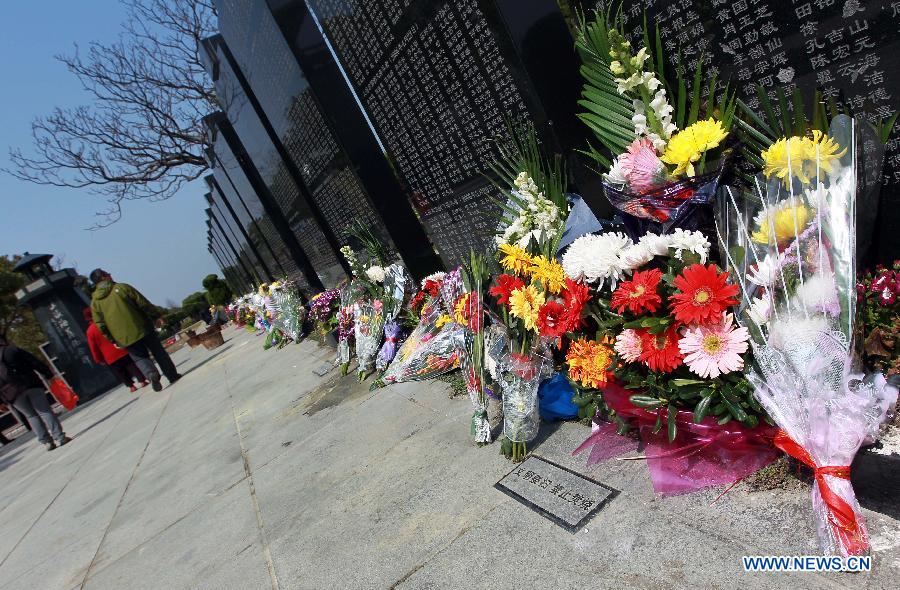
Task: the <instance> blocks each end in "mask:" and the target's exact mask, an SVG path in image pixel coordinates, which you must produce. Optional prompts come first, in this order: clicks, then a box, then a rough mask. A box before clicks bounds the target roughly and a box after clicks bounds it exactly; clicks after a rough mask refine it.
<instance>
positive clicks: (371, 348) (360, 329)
mask: <svg viewBox="0 0 900 590" xmlns="http://www.w3.org/2000/svg"><path fill="white" fill-rule="evenodd" d="M353 316H354V318H355V323H354V329H355V336H356V359H357V362H358V363H359V369H358V371H359V372H360V373H366V372H368V371H370V370H372V368H373V366H374V364H375V356H376V355H377V354H378V349H379V348H380V347H381V338H382V336H383V333H382V330H383V329H384V303H383V302H382V301H379V300H377V299H376V300H375V301H358V302H356V304H354V306H353Z"/></svg>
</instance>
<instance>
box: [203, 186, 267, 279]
mask: <svg viewBox="0 0 900 590" xmlns="http://www.w3.org/2000/svg"><path fill="white" fill-rule="evenodd" d="M206 200H207V202H208V203H209V205H210V207H209V208H208V209H207V212H208V213H207V215H208V216H209V221H210V222H211V229H212V232H213V234H214V235H215V237H216V238H217V239H218V241H219V242H220V243H221V244H222V246H223V247H224V248H225V249H226V250H227V251H228V253H229V255H230V258H231V259H232V260H233V261H234V264H235V266H236V268H237V270H238V272H240V274H241V275H242V277H243V279H244V280H245V281H247V282H249V283H254V282H258V280H259V279H258V277H257V276H256V274H255V272H253V269H252V268H248V266H247V264H246V262H245V258H244V253H243V251H242V250H241V249H240V248H238V247H236V246H235V241H234V239H233V237H232V235H231V232H230V230H228V229H227V228H226V227H225V226H224V225H223V223H222V221H221V220H220V217H221V215H220V213H219V212H218V211H217V208H218V206H217V205H215V204H214V203H213V200H212V194H210V193H207V194H206Z"/></svg>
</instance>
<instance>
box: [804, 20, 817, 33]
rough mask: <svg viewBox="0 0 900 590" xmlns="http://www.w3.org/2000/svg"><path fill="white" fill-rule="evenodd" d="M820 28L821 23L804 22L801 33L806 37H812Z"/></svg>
mask: <svg viewBox="0 0 900 590" xmlns="http://www.w3.org/2000/svg"><path fill="white" fill-rule="evenodd" d="M818 28H819V23H818V22H817V21H814V20H808V21H804V23H803V24H802V25H800V32H801V33H803V36H804V37H812V36H814V35H815V34H816V32H817V31H818Z"/></svg>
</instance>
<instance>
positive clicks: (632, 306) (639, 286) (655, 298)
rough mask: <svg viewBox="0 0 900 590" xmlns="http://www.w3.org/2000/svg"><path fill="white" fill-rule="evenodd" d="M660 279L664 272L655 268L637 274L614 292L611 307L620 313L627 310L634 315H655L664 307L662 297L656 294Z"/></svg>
mask: <svg viewBox="0 0 900 590" xmlns="http://www.w3.org/2000/svg"><path fill="white" fill-rule="evenodd" d="M660 278H662V272H660V271H659V270H657V269H655V268H652V269H650V270H642V271H637V272H635V273H634V276H633V277H632V278H631V280H630V281H623V282H622V284H621V285H619V288H618V289H616V290H615V292H613V295H612V301H611V303H610V305H611V306H612V307H613V308H614V309H615V310H616V311H618V312H619V313H622V312H623V311H624V310H625V309H626V308H627V309H628V311H630V312H631V313H633V314H639V313H641V312H642V311H649V312H650V313H653V312H654V311H656V310H657V309H659V306H660V305H662V297H660V296H659V293H657V292H656V287H657V286H658V285H659V280H660Z"/></svg>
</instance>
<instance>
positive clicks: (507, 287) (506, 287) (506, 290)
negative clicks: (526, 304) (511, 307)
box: [488, 275, 525, 305]
mask: <svg viewBox="0 0 900 590" xmlns="http://www.w3.org/2000/svg"><path fill="white" fill-rule="evenodd" d="M524 286H525V282H524V281H523V280H522V279H520V278H518V277H514V276H513V275H500V276H498V277H497V285H496V286H494V287H491V289H490V291H488V292H489V293H490V294H491V295H493V296H494V297H496V298H497V303H499V304H501V305H508V304H509V296H510V294H511V293H512V292H513V291H515V290H516V289H521V288H522V287H524Z"/></svg>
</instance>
